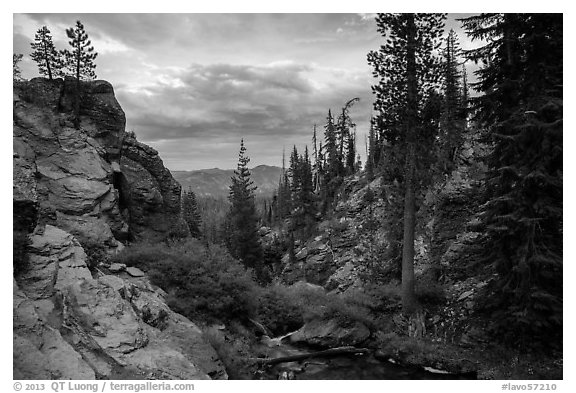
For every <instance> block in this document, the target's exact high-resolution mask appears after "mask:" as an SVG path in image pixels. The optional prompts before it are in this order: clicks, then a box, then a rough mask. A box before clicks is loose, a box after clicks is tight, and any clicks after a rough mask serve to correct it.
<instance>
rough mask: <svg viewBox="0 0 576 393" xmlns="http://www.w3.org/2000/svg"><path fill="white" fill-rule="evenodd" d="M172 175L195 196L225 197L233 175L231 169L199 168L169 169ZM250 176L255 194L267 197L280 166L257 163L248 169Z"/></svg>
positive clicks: (275, 185) (273, 190)
mask: <svg viewBox="0 0 576 393" xmlns="http://www.w3.org/2000/svg"><path fill="white" fill-rule="evenodd" d="M171 172H172V176H173V177H174V179H176V181H177V182H179V183H180V184H181V185H182V189H183V190H187V189H188V187H190V188H192V191H194V193H196V195H197V196H214V197H227V196H228V187H229V186H230V178H231V177H232V176H234V170H233V169H218V168H212V169H200V170H197V171H171ZM250 173H251V178H252V180H253V181H254V185H255V186H256V187H258V188H257V189H256V195H257V196H265V197H269V196H272V194H273V193H274V192H275V191H276V189H277V188H278V179H279V178H280V174H281V173H282V168H279V167H277V166H269V165H259V166H257V167H254V168H252V169H250Z"/></svg>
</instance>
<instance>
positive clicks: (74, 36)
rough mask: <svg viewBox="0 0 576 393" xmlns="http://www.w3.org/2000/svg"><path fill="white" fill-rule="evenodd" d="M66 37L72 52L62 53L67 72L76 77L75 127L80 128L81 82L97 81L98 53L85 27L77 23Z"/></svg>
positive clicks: (67, 31) (68, 30)
mask: <svg viewBox="0 0 576 393" xmlns="http://www.w3.org/2000/svg"><path fill="white" fill-rule="evenodd" d="M66 35H67V36H68V38H70V40H71V41H68V44H69V45H70V46H71V47H72V50H68V49H65V50H63V51H62V52H61V54H62V56H63V59H64V66H65V67H66V69H67V72H68V73H69V74H70V75H72V76H73V77H74V79H75V80H76V84H75V87H74V126H75V127H76V128H79V127H80V81H81V80H82V79H96V73H95V72H94V70H95V69H96V64H95V63H94V60H95V59H96V57H97V56H98V53H96V52H94V47H93V46H91V44H92V43H91V41H90V40H89V39H88V34H87V33H86V31H85V30H84V25H83V24H82V22H80V21H76V26H75V27H71V28H69V29H66Z"/></svg>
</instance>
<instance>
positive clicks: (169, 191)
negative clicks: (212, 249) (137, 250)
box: [119, 136, 190, 241]
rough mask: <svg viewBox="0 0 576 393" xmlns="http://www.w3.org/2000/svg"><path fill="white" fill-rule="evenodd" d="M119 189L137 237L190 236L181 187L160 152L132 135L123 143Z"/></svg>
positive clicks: (132, 230) (159, 238)
mask: <svg viewBox="0 0 576 393" xmlns="http://www.w3.org/2000/svg"><path fill="white" fill-rule="evenodd" d="M120 167H121V170H122V175H121V176H120V181H119V184H120V190H121V192H122V194H123V195H126V201H125V204H126V205H127V209H128V211H129V215H130V218H131V223H130V224H131V226H130V229H131V232H132V233H133V234H134V236H135V237H136V238H139V239H142V238H144V239H149V240H152V241H158V240H162V239H164V238H166V237H167V236H172V237H186V236H189V235H190V231H189V229H188V226H187V225H186V223H185V221H184V218H183V217H182V214H181V212H180V193H181V186H180V184H179V183H178V182H177V181H176V180H174V178H173V177H172V175H171V174H170V171H169V170H168V169H166V168H165V167H164V164H163V163H162V159H161V158H160V157H159V156H158V152H156V150H154V149H152V148H151V147H149V146H146V145H144V144H142V143H140V142H138V141H137V140H136V139H134V138H132V137H130V136H129V137H127V138H126V139H125V140H124V144H123V155H122V159H121V160H120Z"/></svg>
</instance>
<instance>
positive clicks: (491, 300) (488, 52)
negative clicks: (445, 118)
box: [462, 14, 563, 348]
mask: <svg viewBox="0 0 576 393" xmlns="http://www.w3.org/2000/svg"><path fill="white" fill-rule="evenodd" d="M462 22H463V26H464V27H465V29H466V30H467V33H468V34H469V36H470V37H471V38H472V39H475V40H476V39H478V40H482V41H483V42H484V43H485V44H484V45H483V46H482V47H480V48H478V49H476V50H473V51H470V52H468V57H469V58H470V59H471V60H473V61H478V62H481V68H480V69H479V70H478V71H477V72H476V75H477V77H478V82H477V83H475V84H474V85H473V87H474V88H475V89H476V90H478V91H479V92H481V93H482V94H481V95H479V96H478V97H475V98H473V99H472V100H471V102H472V105H473V109H474V110H475V113H476V116H475V120H476V121H477V122H479V123H480V125H482V126H483V127H485V128H486V129H487V130H488V133H489V134H488V136H489V139H490V140H491V142H492V144H493V152H492V153H491V155H490V156H489V158H488V161H487V164H488V166H489V174H488V180H487V198H488V202H487V203H486V204H485V210H484V214H483V216H482V220H483V222H484V224H485V225H486V228H487V233H488V246H487V247H486V250H487V255H486V260H487V261H489V263H493V264H494V266H495V268H496V270H497V272H498V278H497V279H496V280H495V281H493V282H492V284H491V285H490V288H489V291H488V293H487V295H488V296H487V297H486V309H488V310H492V311H493V318H492V320H493V321H494V322H493V327H494V329H495V331H496V333H498V334H497V337H500V338H501V339H504V340H506V341H507V342H508V343H516V344H518V345H527V344H534V343H538V342H540V343H542V344H544V345H545V347H546V348H550V347H551V344H554V343H556V344H558V343H560V342H561V339H562V234H563V229H562V227H563V218H562V210H563V209H562V206H563V204H562V179H563V166H562V139H563V135H562V134H563V127H562V118H563V114H562V111H563V109H562V108H563V106H562V98H563V97H562V95H563V88H562V85H563V81H562V79H563V68H562V60H563V54H562V53H563V42H562V27H563V21H562V14H481V15H479V16H474V17H470V18H467V19H464V20H463V21H462Z"/></svg>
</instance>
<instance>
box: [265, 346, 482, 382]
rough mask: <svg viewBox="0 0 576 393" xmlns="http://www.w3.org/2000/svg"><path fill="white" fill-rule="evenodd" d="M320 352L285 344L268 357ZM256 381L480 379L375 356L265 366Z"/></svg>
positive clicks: (362, 355)
mask: <svg viewBox="0 0 576 393" xmlns="http://www.w3.org/2000/svg"><path fill="white" fill-rule="evenodd" d="M314 351H317V349H312V348H307V347H305V346H298V347H296V346H294V345H290V344H284V343H281V344H280V345H279V346H277V347H274V348H268V353H267V356H268V357H270V358H276V357H280V356H290V355H298V354H304V353H310V352H314ZM255 379H295V380H325V379H340V380H344V379H346V380H409V379H435V380H454V379H476V378H475V376H474V375H470V374H449V373H446V372H443V371H440V370H434V371H433V372H431V371H427V370H425V369H424V368H420V367H411V366H402V365H399V364H394V363H392V362H390V361H388V360H379V359H376V358H375V357H374V355H373V354H372V353H366V354H357V355H342V356H333V357H330V358H309V359H306V360H301V361H297V362H287V363H280V364H276V365H274V366H261V368H260V371H259V373H258V375H257V376H256V378H255Z"/></svg>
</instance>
